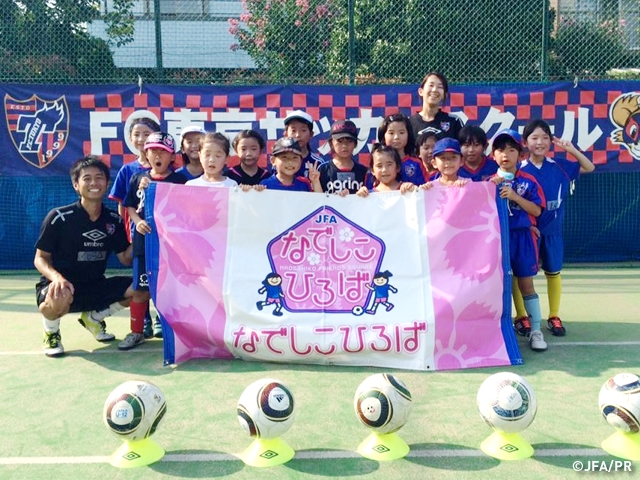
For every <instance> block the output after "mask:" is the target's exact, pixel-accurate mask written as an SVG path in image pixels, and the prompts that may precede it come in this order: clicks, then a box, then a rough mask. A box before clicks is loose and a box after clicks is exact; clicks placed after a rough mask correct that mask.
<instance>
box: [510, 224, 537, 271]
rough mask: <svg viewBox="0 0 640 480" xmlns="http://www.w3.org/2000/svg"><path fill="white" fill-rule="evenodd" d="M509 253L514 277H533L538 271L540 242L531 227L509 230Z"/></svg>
mask: <svg viewBox="0 0 640 480" xmlns="http://www.w3.org/2000/svg"><path fill="white" fill-rule="evenodd" d="M509 254H510V259H511V270H512V271H513V276H514V277H517V278H524V277H533V276H535V275H536V273H538V242H536V240H535V237H534V236H533V232H532V231H531V229H529V228H526V229H525V228H521V229H517V230H511V231H510V232H509Z"/></svg>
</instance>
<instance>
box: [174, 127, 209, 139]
mask: <svg viewBox="0 0 640 480" xmlns="http://www.w3.org/2000/svg"><path fill="white" fill-rule="evenodd" d="M187 133H201V134H202V135H204V134H206V133H207V132H205V130H204V128H202V127H201V126H200V125H188V126H186V127H184V128H183V129H182V130H180V137H184V136H185V135H186V134H187Z"/></svg>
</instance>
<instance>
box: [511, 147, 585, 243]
mask: <svg viewBox="0 0 640 480" xmlns="http://www.w3.org/2000/svg"><path fill="white" fill-rule="evenodd" d="M520 168H521V170H522V171H524V172H526V173H528V174H530V175H532V176H533V177H534V178H535V179H536V180H537V182H538V183H539V184H540V186H541V187H542V191H543V192H544V196H545V199H546V201H547V206H546V208H545V210H544V211H543V212H542V215H540V217H538V222H537V223H538V228H539V229H540V232H541V233H542V234H543V235H562V223H563V220H564V203H565V202H564V201H565V200H566V199H567V197H568V195H569V189H570V186H571V182H572V181H574V180H576V179H577V178H578V176H579V175H580V163H578V162H572V161H570V160H566V159H563V158H554V159H550V158H545V159H544V161H543V162H542V165H541V167H540V168H538V167H537V166H536V165H534V164H533V163H532V162H531V161H529V160H525V161H524V162H522V165H521V167H520Z"/></svg>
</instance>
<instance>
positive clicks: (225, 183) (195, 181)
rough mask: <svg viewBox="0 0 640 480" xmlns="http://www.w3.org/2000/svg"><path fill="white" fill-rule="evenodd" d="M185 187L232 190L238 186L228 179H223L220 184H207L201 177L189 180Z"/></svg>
mask: <svg viewBox="0 0 640 480" xmlns="http://www.w3.org/2000/svg"><path fill="white" fill-rule="evenodd" d="M176 173H177V172H176ZM186 185H191V186H195V187H227V188H232V187H237V186H238V182H236V181H235V180H231V179H230V178H228V177H227V178H225V179H224V180H223V181H221V182H209V181H207V180H205V179H204V176H202V177H198V178H194V179H193V180H189V181H188V182H187V183H186Z"/></svg>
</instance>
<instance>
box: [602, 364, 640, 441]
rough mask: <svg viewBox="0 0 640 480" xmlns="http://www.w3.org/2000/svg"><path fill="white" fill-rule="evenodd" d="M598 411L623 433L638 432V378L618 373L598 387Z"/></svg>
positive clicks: (639, 425) (639, 392)
mask: <svg viewBox="0 0 640 480" xmlns="http://www.w3.org/2000/svg"><path fill="white" fill-rule="evenodd" d="M598 404H599V405H600V412H601V413H602V416H604V418H605V419H606V420H607V423H608V424H609V425H611V426H612V427H614V428H615V429H617V430H620V431H622V432H624V433H638V432H640V378H638V376H637V375H634V374H633V373H619V374H617V375H615V376H614V377H613V378H610V379H609V380H607V381H606V382H604V385H603V386H602V388H601V389H600V395H599V396H598Z"/></svg>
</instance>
